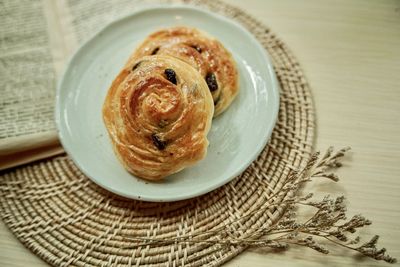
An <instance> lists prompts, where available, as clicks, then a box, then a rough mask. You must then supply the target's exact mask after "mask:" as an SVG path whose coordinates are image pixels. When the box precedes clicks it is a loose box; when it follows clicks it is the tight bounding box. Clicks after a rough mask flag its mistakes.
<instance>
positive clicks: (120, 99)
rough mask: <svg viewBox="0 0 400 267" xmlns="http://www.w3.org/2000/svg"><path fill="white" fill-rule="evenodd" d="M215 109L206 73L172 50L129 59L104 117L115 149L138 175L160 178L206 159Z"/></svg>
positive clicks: (128, 166) (126, 165)
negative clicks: (203, 77) (176, 55)
mask: <svg viewBox="0 0 400 267" xmlns="http://www.w3.org/2000/svg"><path fill="white" fill-rule="evenodd" d="M213 113H214V106H213V101H212V96H211V94H210V92H209V90H208V87H207V84H206V82H205V81H204V79H202V77H201V76H200V74H199V73H198V72H197V71H196V70H195V69H194V68H192V67H191V66H190V65H188V64H187V63H185V62H183V61H181V60H179V59H177V58H173V57H169V56H147V57H143V58H140V59H139V60H137V61H133V62H132V64H131V65H126V66H125V68H124V69H123V70H122V71H121V72H120V73H119V75H118V76H117V77H116V79H115V80H114V82H113V83H112V85H111V87H110V89H109V91H108V94H107V96H106V99H105V102H104V105H103V119H104V123H105V125H106V128H107V130H108V133H109V135H110V138H111V140H112V143H113V147H114V151H115V152H116V154H117V156H118V157H119V159H120V161H121V162H122V163H123V165H124V166H125V168H126V169H127V170H128V171H129V172H131V173H133V174H134V175H136V176H138V177H141V178H145V179H150V180H159V179H162V178H163V177H165V176H168V175H170V174H173V173H176V172H178V171H180V170H182V169H183V168H185V167H188V166H190V165H193V164H194V163H196V162H197V161H199V160H201V159H203V158H204V157H205V155H206V152H207V146H208V140H207V133H208V132H209V130H210V127H211V120H212V117H213Z"/></svg>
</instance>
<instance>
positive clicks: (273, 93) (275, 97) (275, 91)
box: [54, 3, 280, 202]
mask: <svg viewBox="0 0 400 267" xmlns="http://www.w3.org/2000/svg"><path fill="white" fill-rule="evenodd" d="M165 9H168V10H172V9H180V10H182V9H183V10H189V11H193V10H194V11H196V12H202V13H205V14H206V15H207V16H211V17H214V18H216V19H217V20H221V21H223V22H224V23H227V24H231V25H233V26H234V27H236V28H239V29H240V30H241V31H242V32H243V33H244V34H246V35H247V36H248V37H249V38H250V39H251V41H252V43H253V44H255V45H256V46H258V49H259V51H260V52H261V53H262V55H263V57H264V59H265V60H266V62H267V64H266V65H267V67H268V68H267V69H268V74H269V75H270V77H271V84H272V85H273V86H272V88H269V90H270V94H269V95H268V96H269V97H271V98H272V100H271V102H272V103H275V108H273V109H272V112H273V114H272V116H271V118H273V119H272V120H271V121H270V122H269V123H268V124H266V128H267V129H266V131H264V133H263V135H262V137H263V141H262V142H260V143H259V144H258V145H257V149H255V150H254V152H253V153H252V156H251V157H249V158H248V160H246V161H245V162H244V163H243V164H242V167H241V168H238V170H237V171H236V172H234V174H233V175H231V176H229V177H227V178H226V179H223V180H221V181H219V182H218V183H213V184H211V185H210V186H206V187H204V188H202V189H201V190H197V191H195V192H194V193H193V192H192V193H190V194H185V195H183V196H182V195H180V196H178V197H174V196H172V197H171V196H163V197H161V198H160V197H147V196H146V197H144V196H139V195H137V194H135V193H133V194H130V195H127V194H125V193H123V192H119V191H117V190H114V189H112V188H110V187H108V186H107V185H105V184H103V183H100V182H99V181H98V180H96V179H95V178H93V177H92V176H91V175H90V172H88V171H87V169H86V168H85V167H84V166H82V164H80V163H79V162H78V161H77V160H76V159H75V158H74V156H73V153H71V150H70V147H68V145H67V142H68V141H67V137H66V135H65V134H64V133H63V131H62V130H61V129H62V128H63V127H64V126H63V125H62V111H61V101H62V99H61V97H60V95H61V90H62V85H63V84H64V83H65V79H66V76H67V74H68V72H69V70H70V69H71V67H72V63H73V62H74V61H75V60H76V58H77V56H78V55H79V53H80V51H82V50H83V49H84V48H85V47H87V46H88V45H89V44H90V43H91V42H92V41H93V40H94V39H95V38H96V37H98V36H99V35H101V34H102V33H103V32H105V31H106V30H107V29H108V28H112V27H113V26H115V25H116V24H118V23H121V22H123V21H124V20H128V19H130V18H131V17H134V16H137V15H139V14H141V13H145V12H149V11H154V10H165ZM279 106H280V86H279V83H278V80H277V77H276V74H275V71H274V66H273V64H272V60H271V57H270V56H269V54H268V52H267V51H266V49H265V48H264V47H263V46H262V45H261V43H260V42H259V41H258V40H257V38H256V37H255V36H254V35H253V34H252V33H251V32H249V31H248V30H247V29H246V28H245V27H244V26H243V25H241V24H240V23H238V22H236V21H234V20H232V19H230V18H227V17H225V16H223V15H220V14H218V13H215V12H212V11H209V10H207V9H204V8H201V7H198V6H194V5H190V4H179V3H174V4H169V5H167V4H151V5H145V6H142V7H140V8H137V9H136V10H134V11H132V12H131V13H129V14H127V15H124V16H122V17H119V18H116V19H114V20H113V21H111V22H109V23H108V24H106V25H105V26H103V27H101V29H100V30H98V31H97V32H95V33H94V34H92V35H91V36H90V37H89V38H88V39H87V40H85V41H84V42H83V43H82V44H81V45H79V46H78V47H77V48H76V49H75V51H74V52H73V54H72V55H71V56H70V57H69V59H68V60H67V63H66V64H65V65H64V68H63V71H62V74H61V76H60V78H59V80H58V82H57V88H56V103H55V112H54V116H55V123H56V127H57V134H58V136H59V140H60V143H61V145H62V147H63V148H64V150H65V152H66V153H67V154H68V155H69V156H70V158H71V159H72V161H73V162H74V164H75V165H76V166H77V167H78V168H79V169H80V170H81V171H82V172H83V173H84V174H85V176H87V177H88V178H89V179H90V180H91V181H92V182H94V183H95V184H96V185H98V186H100V187H102V188H104V189H105V190H107V191H110V192H112V193H115V194H117V195H119V196H123V197H126V198H129V199H136V200H141V201H149V202H173V201H179V200H185V199H190V198H194V197H198V196H201V195H204V194H206V193H209V192H211V191H213V190H215V189H217V188H219V187H221V186H223V185H225V184H227V183H228V182H230V181H232V180H233V179H234V178H235V177H237V176H238V175H240V174H242V173H243V172H244V171H245V170H246V169H247V168H248V167H249V166H250V165H251V163H252V162H253V161H254V160H256V159H257V157H258V156H259V155H260V153H261V152H262V151H263V149H264V148H265V146H266V145H267V143H268V141H269V140H270V137H271V135H272V132H273V129H274V126H275V124H276V121H277V119H278V112H279ZM138 179H140V178H138Z"/></svg>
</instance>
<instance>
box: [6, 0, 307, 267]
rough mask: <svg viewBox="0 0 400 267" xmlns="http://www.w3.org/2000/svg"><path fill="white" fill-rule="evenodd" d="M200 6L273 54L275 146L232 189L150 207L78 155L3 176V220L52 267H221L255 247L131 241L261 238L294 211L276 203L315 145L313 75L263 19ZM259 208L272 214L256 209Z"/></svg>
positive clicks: (219, 6)
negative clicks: (78, 162)
mask: <svg viewBox="0 0 400 267" xmlns="http://www.w3.org/2000/svg"><path fill="white" fill-rule="evenodd" d="M186 2H187V1H186ZM190 2H192V1H190ZM192 4H197V5H201V6H203V7H205V8H208V9H210V10H211V11H214V12H217V13H220V14H223V15H225V16H227V17H230V18H232V19H234V20H236V21H238V22H239V23H241V24H242V25H244V26H245V27H246V28H247V29H248V30H249V31H251V32H252V33H253V34H254V36H256V37H257V39H258V40H259V41H260V43H261V44H262V45H263V46H264V47H265V49H267V51H268V52H269V54H270V56H271V58H272V61H273V64H274V67H275V71H276V74H277V77H278V80H279V82H280V86H281V91H280V93H281V98H280V112H279V118H278V121H277V124H276V127H275V129H274V131H273V134H272V137H271V140H270V141H269V143H268V145H267V146H266V148H265V149H264V150H263V152H262V153H261V154H260V156H259V157H258V159H257V160H256V161H255V162H254V163H253V164H252V165H251V166H250V167H249V168H248V169H247V170H246V171H245V172H244V173H243V174H242V175H240V176H239V177H237V178H235V179H234V180H233V181H232V182H230V183H229V184H227V185H225V186H223V187H221V188H219V189H217V190H215V191H213V192H211V193H208V194H206V195H204V196H201V197H198V198H195V199H190V200H186V201H179V202H173V203H146V202H141V201H135V200H128V199H123V198H120V197H118V196H116V195H113V194H111V193H109V192H106V191H105V190H103V189H101V188H100V187H98V186H97V185H96V184H94V183H92V182H91V181H90V180H89V179H88V178H87V177H85V175H83V174H82V172H80V170H79V169H78V168H77V167H76V166H75V165H74V164H73V162H72V161H71V160H70V159H69V158H68V156H60V157H55V158H52V159H49V160H46V161H42V162H37V163H34V164H31V165H29V166H25V167H21V168H17V169H14V170H12V171H9V172H6V173H3V174H2V177H1V179H0V210H1V216H2V219H3V221H4V222H5V223H6V224H7V226H8V227H9V229H10V230H11V231H12V232H13V233H14V234H15V235H16V236H17V238H18V239H19V240H20V241H21V242H22V243H23V244H24V245H25V246H27V247H28V248H29V249H30V250H32V251H33V252H34V253H36V254H37V255H39V256H40V257H41V258H43V259H44V260H45V261H47V262H49V263H50V264H52V265H55V266H67V265H72V266H125V265H127V266H139V265H143V266H159V265H160V266H183V265H185V266H216V265H220V264H222V263H224V262H225V261H227V260H229V259H231V258H232V257H234V256H235V255H237V254H238V253H240V252H241V251H243V250H244V249H245V247H243V246H235V245H230V246H225V245H222V244H218V243H212V242H208V243H191V242H176V243H173V244H171V243H165V244H163V243H155V244H154V243H153V244H149V245H140V246H137V245H135V242H133V241H132V240H131V239H130V238H132V237H135V238H143V240H146V238H171V237H180V236H187V235H190V236H196V235H199V234H206V235H207V236H208V237H209V239H213V238H219V237H220V236H221V235H223V234H228V232H227V231H219V229H221V227H222V226H225V227H228V228H229V229H230V230H232V231H230V232H229V233H230V234H232V235H235V236H236V237H248V236H251V237H252V238H254V237H257V232H256V230H257V226H260V225H264V226H265V225H271V224H273V223H275V222H276V221H277V220H278V219H279V217H280V215H281V214H282V211H283V209H284V208H285V207H284V206H283V205H281V206H279V205H276V204H277V203H278V204H279V203H281V202H282V200H283V199H282V196H281V197H279V198H278V197H276V192H279V191H280V190H281V188H282V184H283V183H282V181H283V180H284V179H285V178H286V177H287V176H288V174H289V173H290V172H291V170H293V169H298V168H299V167H302V166H303V165H304V164H305V163H306V161H307V159H308V158H309V156H310V153H311V150H312V145H313V139H314V111H313V105H312V99H311V95H310V90H309V87H308V85H307V83H306V80H305V78H304V75H303V73H302V71H301V68H300V66H299V64H298V63H297V61H296V59H295V58H294V57H293V55H292V54H291V53H290V51H289V50H288V48H287V47H286V45H285V44H284V43H283V42H282V41H281V40H279V39H278V38H277V37H276V36H275V35H274V34H273V33H271V31H270V30H269V29H268V28H267V27H265V26H264V25H262V24H261V23H260V22H258V21H257V20H256V19H254V18H253V17H251V16H249V15H248V14H246V13H245V12H243V11H241V10H239V9H237V8H234V7H232V6H229V5H227V4H225V3H221V2H215V1H203V2H198V1H194V2H192ZM272 196H273V197H272ZM284 197H287V196H284ZM284 197H283V198H284ZM257 209H259V210H262V211H263V212H255V213H254V212H253V211H254V210H257ZM246 214H247V215H248V214H250V215H248V216H246ZM238 218H241V219H240V220H238Z"/></svg>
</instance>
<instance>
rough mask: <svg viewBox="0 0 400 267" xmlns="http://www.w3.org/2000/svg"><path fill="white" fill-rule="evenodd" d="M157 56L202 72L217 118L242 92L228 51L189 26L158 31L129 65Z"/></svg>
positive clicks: (213, 39) (214, 40)
mask: <svg viewBox="0 0 400 267" xmlns="http://www.w3.org/2000/svg"><path fill="white" fill-rule="evenodd" d="M155 54H156V55H170V56H173V57H176V58H179V59H181V60H183V61H185V62H187V63H189V64H190V65H191V66H193V67H194V68H195V69H197V70H198V71H199V72H200V74H201V76H203V78H204V79H205V81H206V83H207V85H208V87H209V89H210V92H211V94H212V97H213V100H214V105H215V112H214V117H215V116H217V115H219V114H221V113H222V112H223V111H224V110H225V109H226V108H227V107H228V106H229V105H230V104H231V102H232V101H233V99H234V98H235V97H236V95H237V93H238V90H239V89H238V74H237V69H236V64H235V62H234V60H233V58H232V55H231V54H230V53H229V52H228V50H226V49H225V47H224V46H223V45H222V44H221V43H220V42H219V41H218V40H216V39H215V38H213V37H211V36H209V35H208V34H206V33H204V32H201V31H199V30H197V29H193V28H187V27H174V28H169V29H163V30H160V31H157V32H155V33H153V34H151V35H150V36H148V37H147V38H146V39H145V41H144V42H143V43H142V44H141V45H140V46H139V47H138V48H137V49H136V50H135V52H134V53H133V54H132V55H131V57H130V59H129V61H128V63H127V64H128V65H129V64H132V61H135V60H137V59H138V58H140V57H142V56H145V55H155Z"/></svg>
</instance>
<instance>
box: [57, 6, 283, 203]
mask: <svg viewBox="0 0 400 267" xmlns="http://www.w3.org/2000/svg"><path fill="white" fill-rule="evenodd" d="M174 25H185V26H193V27H197V28H199V29H201V30H204V31H206V32H208V33H210V34H211V35H213V36H215V37H217V38H218V39H219V40H220V41H221V42H222V43H223V44H224V45H225V46H226V48H227V49H228V50H230V51H231V53H232V54H233V56H234V58H235V60H236V62H237V66H238V69H239V80H240V93H239V95H238V96H237V98H236V100H235V101H234V102H233V104H232V105H231V106H230V107H229V108H228V110H227V111H226V112H225V113H223V114H222V115H220V116H219V117H217V118H216V119H214V120H213V125H212V128H211V131H210V133H209V134H208V139H209V141H210V146H209V148H208V153H207V157H206V158H205V159H204V160H202V161H201V162H199V163H198V164H197V165H195V166H194V167H191V168H187V169H185V170H183V171H181V172H179V173H177V174H174V175H172V176H169V177H167V178H166V179H165V180H164V181H163V182H148V181H145V180H142V179H139V178H136V177H134V176H133V175H132V174H130V173H128V172H127V171H125V169H124V168H123V167H122V165H121V164H120V163H119V161H118V159H117V157H116V156H115V154H114V152H113V150H112V147H111V143H110V140H109V138H108V135H107V131H106V129H105V126H104V124H103V120H102V113H101V108H102V105H103V101H104V98H105V96H106V93H107V90H108V88H109V86H110V84H111V82H112V81H113V79H114V77H115V76H116V75H117V74H118V72H119V71H120V70H121V68H122V66H123V65H124V63H125V61H126V60H127V58H128V56H129V55H130V54H131V53H132V51H133V49H134V48H135V47H136V46H137V45H138V44H139V43H140V42H141V41H142V40H143V39H144V38H145V37H146V36H147V35H148V34H150V33H151V32H153V31H156V30H158V29H160V28H162V27H169V26H174ZM278 91H279V90H278V83H277V81H276V78H275V74H274V71H273V68H272V64H271V61H270V59H269V57H268V56H267V54H266V53H265V50H264V49H263V47H262V46H261V45H260V44H259V43H258V41H257V40H256V39H255V38H254V37H253V36H252V35H251V34H250V33H249V32H248V31H247V30H245V29H244V28H243V27H242V26H240V25H239V24H237V23H235V22H233V21H231V20H228V19H226V18H224V17H221V16H219V15H216V14H213V13H210V12H207V11H204V10H201V9H197V8H192V7H188V6H176V5H175V6H157V7H151V8H147V9H143V10H140V11H138V12H135V13H133V14H131V15H129V16H127V17H125V18H123V19H120V20H117V21H115V22H113V23H111V24H110V25H108V26H107V27H105V28H104V29H103V30H102V31H100V32H99V33H97V34H96V35H95V36H94V37H92V38H91V39H90V40H89V41H88V42H86V43H85V44H84V45H83V46H81V47H80V49H79V50H78V51H77V52H76V53H75V55H74V56H73V57H72V58H71V60H70V62H69V64H68V65H67V68H66V70H65V73H64V75H63V77H62V78H61V80H60V83H59V85H58V89H57V103H56V122H57V127H58V131H59V135H60V139H61V142H62V144H63V146H64V148H65V149H66V151H67V153H68V154H69V155H70V156H71V157H72V159H73V160H74V162H75V163H76V164H77V165H78V167H79V168H80V169H81V170H82V171H83V172H84V173H85V174H86V175H87V176H88V177H89V178H90V179H92V180H93V181H94V182H95V183H97V184H98V185H100V186H102V187H104V188H106V189H107V190H110V191H112V192H114V193H116V194H119V195H122V196H125V197H128V198H134V199H140V200H147V201H175V200H181V199H187V198H192V197H195V196H199V195H201V194H204V193H207V192H209V191H211V190H213V189H215V188H217V187H219V186H221V185H223V184H225V183H227V182H228V181H230V180H231V179H233V178H234V177H235V176H237V175H239V174H240V173H241V172H243V171H244V170H245V169H246V167H248V166H249V165H250V163H251V162H252V161H253V160H255V159H256V157H257V156H258V154H259V153H260V152H261V151H262V149H263V148H264V146H265V144H266V143H267V141H268V139H269V137H270V135H271V132H272V129H273V127H274V124H275V121H276V117H277V114H278V107H279V92H278Z"/></svg>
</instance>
